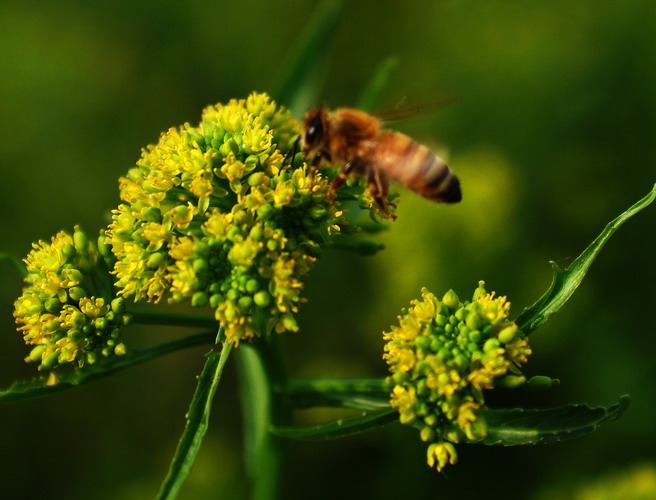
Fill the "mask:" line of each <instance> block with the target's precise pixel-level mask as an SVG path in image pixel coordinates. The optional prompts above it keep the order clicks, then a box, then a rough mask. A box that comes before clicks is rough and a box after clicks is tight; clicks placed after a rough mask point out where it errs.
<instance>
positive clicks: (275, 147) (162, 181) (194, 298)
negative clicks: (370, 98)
mask: <svg viewBox="0 0 656 500" xmlns="http://www.w3.org/2000/svg"><path fill="white" fill-rule="evenodd" d="M299 132H300V123H299V122H298V121H297V120H296V119H294V118H293V117H292V115H291V113H290V112H289V111H288V110H285V109H284V108H282V107H280V106H278V105H277V104H276V103H275V102H273V101H272V100H271V99H270V98H269V96H267V95H266V94H258V93H253V94H251V95H250V96H249V97H248V98H246V99H241V100H236V99H233V100H231V101H230V102H228V103H227V104H217V105H214V106H209V107H208V108H206V109H205V110H204V111H203V113H202V117H201V121H200V123H199V124H198V125H197V126H192V125H190V124H188V123H187V124H184V125H183V126H181V127H178V128H171V129H169V130H168V131H167V132H165V133H163V134H162V135H161V136H160V139H159V142H158V143H157V144H155V145H151V146H148V147H147V148H145V149H144V150H143V151H142V155H141V158H140V159H139V161H138V162H137V165H136V167H134V168H132V169H130V170H129V171H128V173H127V175H126V176H125V177H123V178H122V179H121V180H120V190H121V199H122V201H123V203H122V204H121V205H120V206H119V207H118V209H117V210H115V211H114V213H113V219H112V223H111V224H110V226H109V228H108V229H107V232H106V235H107V242H108V244H110V245H111V247H112V251H113V253H114V255H115V257H116V263H115V265H114V269H113V271H112V272H113V273H114V274H115V275H116V279H117V283H116V284H117V287H118V288H119V294H120V295H122V296H123V297H132V298H133V299H134V300H135V301H137V300H141V299H145V300H148V301H151V302H157V301H159V300H161V299H162V298H163V297H165V296H167V297H168V300H169V301H172V302H180V301H184V300H190V301H191V304H192V305H194V306H199V307H200V306H205V305H209V306H210V307H212V308H213V309H214V313H215V317H216V319H217V321H218V323H220V324H221V325H222V326H223V328H224V330H225V333H226V337H227V339H228V341H229V342H231V343H233V344H238V343H239V341H240V340H243V339H249V338H250V337H253V336H254V335H261V334H264V333H268V332H271V331H275V332H284V331H295V330H298V324H297V322H296V319H295V315H296V313H297V312H298V306H299V304H300V303H301V302H302V300H303V299H302V297H301V291H302V288H303V284H302V278H303V277H304V276H305V275H306V274H307V273H308V272H309V271H310V269H311V268H312V267H313V265H314V263H315V262H316V260H317V258H318V257H319V255H320V254H321V249H322V247H323V246H324V245H325V244H326V243H327V240H328V238H329V237H331V235H335V234H339V233H340V231H341V229H342V228H343V227H344V226H346V225H347V221H346V217H345V216H346V211H345V210H343V209H340V208H339V204H338V203H335V202H333V200H332V196H331V194H332V193H330V178H331V177H334V175H335V173H334V172H333V173H332V174H330V173H329V172H327V170H330V169H327V170H324V171H317V172H315V171H314V169H311V168H309V167H308V166H307V165H305V164H301V165H298V164H296V165H294V161H293V160H294V159H293V158H292V159H290V163H284V159H285V154H286V153H287V152H288V151H289V149H290V148H291V146H292V144H293V142H294V140H295V139H296V138H297V137H298V134H299ZM349 190H350V191H349V193H350V196H351V197H352V198H353V199H358V200H360V202H361V203H364V204H365V207H366V208H368V209H370V210H372V212H374V213H378V212H379V208H378V207H377V205H375V204H374V203H373V198H371V196H368V195H366V194H365V193H364V190H365V186H357V185H356V186H353V185H351V186H350V188H349ZM26 300H27V299H26Z"/></svg>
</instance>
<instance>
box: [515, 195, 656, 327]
mask: <svg viewBox="0 0 656 500" xmlns="http://www.w3.org/2000/svg"><path fill="white" fill-rule="evenodd" d="M655 198H656V186H654V188H653V189H652V190H651V192H650V193H649V194H648V195H647V196H645V197H644V198H643V199H641V200H640V201H638V202H637V203H636V204H635V205H633V206H632V207H631V208H629V209H628V210H627V211H626V212H624V213H622V214H621V215H620V216H619V217H617V218H616V219H614V220H613V221H611V222H609V223H608V224H607V225H606V227H605V228H604V230H603V231H602V232H601V234H600V235H599V236H597V238H596V239H595V240H594V241H593V242H592V243H591V244H590V246H588V248H586V249H585V250H584V251H583V253H582V254H581V255H579V256H578V257H577V258H576V260H575V261H574V262H572V263H571V264H570V265H569V266H568V267H567V268H566V269H565V270H564V271H563V270H562V269H560V267H558V264H556V263H555V262H551V267H552V268H553V272H554V275H553V279H552V281H551V286H550V287H549V289H548V290H547V292H546V293H545V294H544V295H543V296H542V297H541V298H540V299H539V300H538V301H537V302H536V303H535V304H533V305H532V306H530V307H528V308H526V309H525V310H524V311H523V312H522V314H520V316H519V317H518V318H517V320H516V323H517V324H518V325H519V327H520V328H521V329H522V330H523V331H524V332H525V333H527V334H528V333H530V332H532V331H533V330H535V329H536V328H538V327H539V326H540V325H542V324H543V323H544V322H545V321H547V320H548V319H549V317H550V316H551V315H552V314H554V313H556V312H557V311H558V310H559V309H560V308H561V307H562V306H563V305H564V304H565V302H567V301H568V300H569V298H570V297H571V296H572V294H573V293H574V291H575V290H576V289H577V288H578V286H579V285H580V284H581V281H583V277H584V276H585V274H586V273H587V272H588V269H589V268H590V265H592V262H593V261H594V260H595V258H596V257H597V255H599V252H600V251H601V249H602V248H603V246H604V245H605V244H606V242H607V241H608V239H609V238H610V237H611V236H612V235H613V233H614V232H615V231H617V229H618V228H619V227H620V226H621V225H622V224H623V223H624V222H626V221H627V220H628V219H629V218H631V217H633V216H634V215H635V214H637V213H638V212H639V211H640V210H642V209H643V208H645V207H646V206H648V205H649V204H650V203H652V202H653V201H654V199H655Z"/></svg>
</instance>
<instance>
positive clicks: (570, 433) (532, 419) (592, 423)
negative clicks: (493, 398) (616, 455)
mask: <svg viewBox="0 0 656 500" xmlns="http://www.w3.org/2000/svg"><path fill="white" fill-rule="evenodd" d="M629 402H630V398H629V396H622V397H621V398H620V400H619V402H618V403H617V404H616V405H613V406H611V407H608V408H604V407H597V408H591V407H589V406H587V405H584V404H576V405H566V406H562V407H560V408H548V409H544V410H526V409H523V408H515V409H511V410H492V409H485V410H481V412H480V413H481V415H482V416H483V417H484V418H485V420H486V421H487V424H488V436H487V437H486V438H485V439H484V440H482V441H480V442H481V443H483V444H487V445H502V446H516V445H525V444H549V443H558V442H560V441H565V440H567V439H574V438H578V437H581V436H585V435H586V434H589V433H591V432H593V431H595V430H597V428H599V426H600V425H602V424H605V423H606V422H610V421H612V420H617V419H618V418H619V417H620V416H622V414H623V413H624V412H625V411H626V409H627V408H628V407H629Z"/></svg>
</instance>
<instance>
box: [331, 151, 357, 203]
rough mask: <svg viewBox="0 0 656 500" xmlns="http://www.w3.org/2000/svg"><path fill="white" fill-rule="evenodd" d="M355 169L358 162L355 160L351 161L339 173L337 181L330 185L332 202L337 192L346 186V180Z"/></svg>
mask: <svg viewBox="0 0 656 500" xmlns="http://www.w3.org/2000/svg"><path fill="white" fill-rule="evenodd" d="M355 168H356V162H355V160H351V161H349V162H348V163H347V164H346V165H344V167H343V168H342V169H341V170H340V171H339V173H338V174H337V177H335V180H333V182H332V184H330V195H329V196H330V200H332V199H333V198H334V197H335V192H337V190H338V189H339V187H340V186H341V185H342V184H344V181H345V180H346V178H347V177H348V176H349V174H350V173H351V172H353V170H355Z"/></svg>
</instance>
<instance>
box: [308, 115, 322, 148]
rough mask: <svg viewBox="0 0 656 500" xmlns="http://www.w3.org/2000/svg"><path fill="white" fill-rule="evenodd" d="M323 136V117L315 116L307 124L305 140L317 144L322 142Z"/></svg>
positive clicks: (313, 144)
mask: <svg viewBox="0 0 656 500" xmlns="http://www.w3.org/2000/svg"><path fill="white" fill-rule="evenodd" d="M322 136H323V124H322V123H321V117H319V116H315V117H313V118H312V119H311V120H310V121H309V122H308V125H307V128H306V130H305V142H306V144H308V145H310V146H316V145H318V144H319V142H321V137H322Z"/></svg>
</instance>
